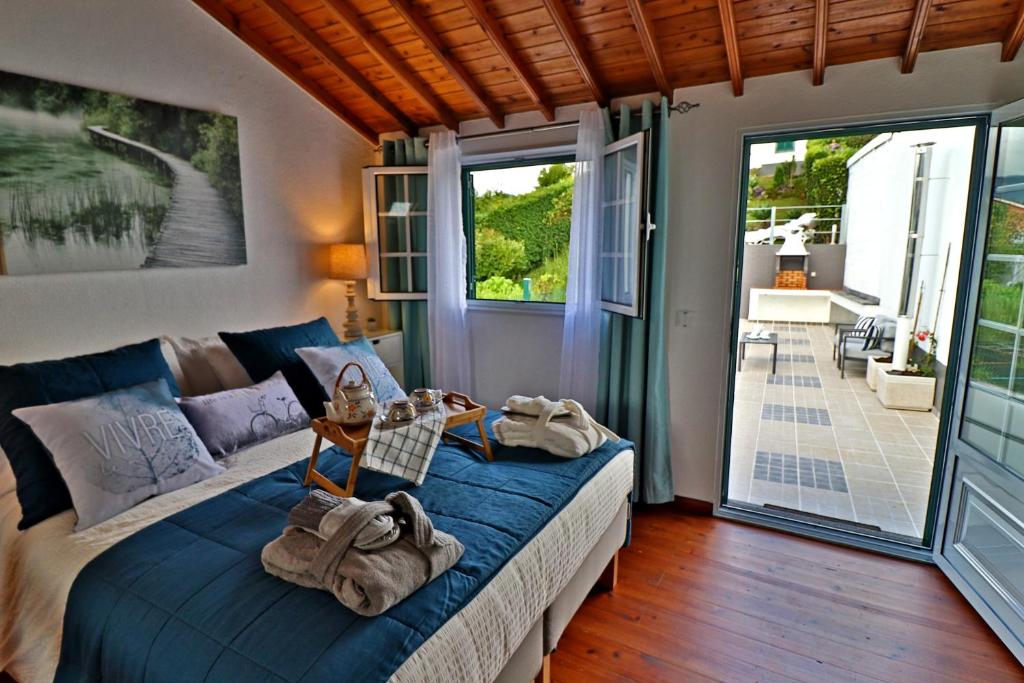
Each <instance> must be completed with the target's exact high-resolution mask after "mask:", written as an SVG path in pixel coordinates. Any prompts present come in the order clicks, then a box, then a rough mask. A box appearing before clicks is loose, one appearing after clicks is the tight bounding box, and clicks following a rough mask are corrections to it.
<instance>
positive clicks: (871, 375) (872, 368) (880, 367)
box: [864, 356, 892, 391]
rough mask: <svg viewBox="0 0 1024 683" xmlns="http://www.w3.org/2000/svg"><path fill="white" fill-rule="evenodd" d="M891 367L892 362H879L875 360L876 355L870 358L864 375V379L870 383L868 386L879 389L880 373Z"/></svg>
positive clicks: (874, 389) (872, 389) (873, 389)
mask: <svg viewBox="0 0 1024 683" xmlns="http://www.w3.org/2000/svg"><path fill="white" fill-rule="evenodd" d="M891 369H892V363H879V362H878V361H877V360H875V357H874V356H871V357H870V358H868V371H867V373H866V374H865V375H864V380H865V381H866V382H867V383H868V388H869V389H871V391H877V390H878V375H880V374H881V373H883V372H885V371H887V370H891Z"/></svg>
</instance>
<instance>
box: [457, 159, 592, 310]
mask: <svg viewBox="0 0 1024 683" xmlns="http://www.w3.org/2000/svg"><path fill="white" fill-rule="evenodd" d="M467 161H468V163H463V165H462V178H461V187H462V228H463V232H464V234H465V236H466V302H467V304H468V305H469V306H470V307H471V308H492V307H493V308H498V307H510V306H516V307H520V308H524V309H525V308H534V309H537V308H539V307H544V308H547V309H550V308H551V307H555V306H557V307H564V306H565V302H564V301H534V300H532V299H531V300H529V301H527V300H521V301H516V300H508V299H478V298H477V297H476V214H475V204H474V199H475V198H476V195H475V193H474V192H473V186H472V174H473V173H475V172H477V171H496V170H501V169H506V168H521V167H524V166H543V165H545V164H571V165H575V163H576V149H575V147H574V146H573V147H560V148H556V149H545V150H534V151H532V152H524V151H523V150H517V151H515V152H509V153H508V154H495V155H490V154H489V155H479V156H477V157H475V158H474V157H470V158H469V159H468V160H467Z"/></svg>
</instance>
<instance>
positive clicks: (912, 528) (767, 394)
mask: <svg viewBox="0 0 1024 683" xmlns="http://www.w3.org/2000/svg"><path fill="white" fill-rule="evenodd" d="M742 324H743V325H744V326H745V328H744V329H749V328H750V327H752V326H753V324H751V323H747V322H746V321H743V322H742ZM766 327H768V328H769V329H770V330H771V331H773V332H776V333H778V334H779V345H780V350H779V351H780V352H779V355H778V361H779V362H778V372H777V374H769V372H768V371H769V370H770V364H771V360H770V356H769V354H768V353H762V352H763V351H766V350H765V349H758V348H756V347H753V346H752V347H750V348H749V349H748V354H747V358H746V360H744V362H743V370H742V371H741V372H739V373H738V374H737V375H736V377H737V381H736V404H735V407H734V419H733V440H732V453H733V454H732V458H731V467H730V473H729V480H730V481H729V487H730V488H729V494H730V497H731V498H732V499H734V500H741V501H745V502H748V503H752V504H755V505H758V504H764V505H778V506H783V507H788V508H793V509H796V510H801V511H804V512H809V513H813V514H816V515H824V516H828V517H836V518H839V519H846V520H850V521H853V522H856V523H859V524H865V525H868V526H872V527H874V526H877V527H879V528H880V529H881V530H882V531H885V532H888V533H894V534H902V535H906V536H911V537H915V538H920V536H921V533H922V532H923V525H924V519H925V516H926V513H927V504H928V496H929V492H930V481H931V474H932V463H933V460H934V449H935V443H936V439H937V434H938V425H939V421H938V418H937V417H936V416H935V415H934V414H932V413H923V412H915V411H900V410H889V409H887V408H885V407H884V406H882V405H881V404H880V403H879V402H878V398H877V396H876V395H875V393H874V392H873V391H871V390H870V388H868V386H867V385H866V383H865V382H864V371H865V364H864V363H854V362H851V363H850V364H849V365H848V366H847V369H846V370H847V371H846V377H845V378H841V377H840V376H839V370H838V369H837V368H836V366H835V363H834V362H833V361H832V360H831V357H832V346H831V338H832V336H831V335H832V328H831V326H828V325H812V324H807V325H804V324H800V325H789V324H786V323H776V324H771V325H766ZM819 483H820V484H821V486H819V485H818V484H819Z"/></svg>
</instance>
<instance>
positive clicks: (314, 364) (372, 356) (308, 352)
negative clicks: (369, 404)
mask: <svg viewBox="0 0 1024 683" xmlns="http://www.w3.org/2000/svg"><path fill="white" fill-rule="evenodd" d="M295 353H297V354H298V355H299V358H301V359H302V360H303V362H304V363H305V364H306V366H307V367H308V368H309V370H310V372H312V373H313V376H314V377H316V379H317V381H318V382H320V386H322V387H323V388H324V391H325V392H326V394H327V397H328V399H330V398H331V397H332V396H333V394H334V383H335V381H337V379H338V373H339V372H341V369H342V368H343V367H345V364H346V363H349V362H351V361H355V362H357V363H359V364H360V365H361V366H363V369H364V370H366V376H367V378H369V380H370V384H372V385H373V393H375V394H376V395H377V401H378V402H380V403H381V404H384V403H387V402H388V401H393V400H395V399H398V398H405V392H404V391H402V387H400V386H399V385H398V382H397V381H396V380H395V378H394V376H393V375H392V374H391V371H390V370H388V368H387V366H386V365H384V361H382V360H381V359H380V356H378V355H377V352H376V351H374V350H373V345H372V344H370V342H369V341H368V340H367V339H366V337H360V338H359V339H356V340H355V341H350V342H345V343H344V344H342V345H341V346H307V347H304V348H301V349H295ZM349 373H352V374H351V377H350V376H349V374H348V373H346V374H345V379H346V380H348V379H357V378H358V377H359V371H358V370H354V369H353V370H349Z"/></svg>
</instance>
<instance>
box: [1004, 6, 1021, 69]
mask: <svg viewBox="0 0 1024 683" xmlns="http://www.w3.org/2000/svg"><path fill="white" fill-rule="evenodd" d="M1022 43H1024V4H1021V6H1020V11H1019V12H1017V19H1016V20H1014V22H1013V28H1011V29H1010V32H1009V33H1007V34H1006V40H1005V41H1003V61H1004V62H1012V61H1013V60H1014V59H1015V58H1016V57H1017V53H1018V52H1020V46H1021V44H1022Z"/></svg>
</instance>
